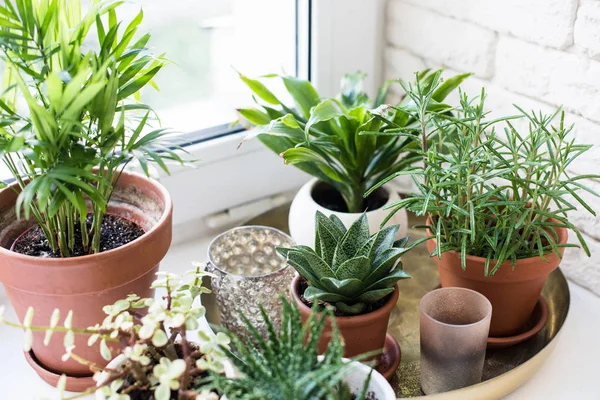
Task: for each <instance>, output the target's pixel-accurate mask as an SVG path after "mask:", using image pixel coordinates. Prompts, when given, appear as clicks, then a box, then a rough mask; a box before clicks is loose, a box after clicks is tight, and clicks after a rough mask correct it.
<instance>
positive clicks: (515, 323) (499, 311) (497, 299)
mask: <svg viewBox="0 0 600 400" xmlns="http://www.w3.org/2000/svg"><path fill="white" fill-rule="evenodd" d="M427 224H428V225H429V224H430V220H429V219H428V220H427ZM555 230H556V232H557V234H558V239H559V240H558V242H559V244H565V243H566V242H567V239H568V231H567V229H566V228H555ZM428 234H431V231H428ZM435 246H436V241H435V239H431V240H428V241H427V249H428V250H429V252H430V253H431V252H433V251H434V249H435ZM560 253H561V255H562V254H563V253H564V248H561V249H560ZM545 257H546V259H547V260H548V261H547V262H546V261H544V260H542V259H541V258H540V257H530V258H523V259H519V260H517V264H516V266H515V268H514V269H513V268H512V261H510V260H508V261H505V262H504V263H503V264H502V266H501V267H500V269H498V271H497V272H496V273H495V274H494V276H490V277H487V278H486V277H485V276H484V267H485V258H483V257H475V256H471V255H467V262H466V264H467V265H466V269H465V271H463V270H462V268H461V262H460V253H458V252H456V251H448V252H445V253H443V254H442V257H441V259H438V257H434V260H435V261H436V262H437V265H438V272H439V274H440V280H441V282H442V287H452V286H457V287H464V288H468V289H472V290H475V291H477V292H479V293H481V294H483V295H484V296H485V297H487V298H488V300H489V301H490V302H491V303H492V322H491V326H490V337H505V336H511V335H514V334H519V333H521V331H522V329H523V328H524V327H525V325H526V324H527V322H528V321H529V319H530V317H531V314H532V312H533V310H534V308H535V305H536V303H537V302H538V299H539V298H540V295H541V293H542V289H543V288H544V285H545V284H546V279H547V278H548V275H550V273H551V272H552V271H554V270H555V269H556V268H557V267H558V265H559V264H560V262H561V258H560V257H558V256H557V255H556V254H555V253H550V254H546V255H545ZM494 265H495V264H494V262H493V261H492V262H491V263H490V270H491V269H492V268H493V267H494Z"/></svg>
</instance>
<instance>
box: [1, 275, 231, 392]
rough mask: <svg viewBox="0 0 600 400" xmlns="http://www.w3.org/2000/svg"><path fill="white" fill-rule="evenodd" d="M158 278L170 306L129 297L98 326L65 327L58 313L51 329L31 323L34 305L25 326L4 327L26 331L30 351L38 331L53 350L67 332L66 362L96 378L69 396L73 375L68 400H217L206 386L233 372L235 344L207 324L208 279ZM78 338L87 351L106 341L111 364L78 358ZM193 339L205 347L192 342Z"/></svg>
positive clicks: (63, 383) (63, 382)
mask: <svg viewBox="0 0 600 400" xmlns="http://www.w3.org/2000/svg"><path fill="white" fill-rule="evenodd" d="M159 274H161V276H159V278H158V279H157V280H155V281H154V282H153V284H152V287H153V288H156V289H160V290H164V291H165V296H164V300H162V301H158V300H155V299H154V298H140V297H139V296H137V295H134V294H130V295H128V296H127V297H126V298H124V299H120V300H117V301H116V302H115V303H114V304H111V305H107V306H105V307H104V308H103V310H104V312H105V314H106V318H105V319H104V321H102V323H100V324H96V325H95V326H92V327H88V328H84V329H78V328H75V327H73V318H74V317H76V316H75V315H74V314H73V312H72V311H69V312H68V313H67V315H66V317H65V318H64V322H62V323H60V319H61V313H60V311H59V310H58V309H55V310H54V312H53V313H52V316H51V317H50V322H49V325H47V326H39V325H33V322H32V321H33V317H34V314H35V312H34V308H33V307H30V308H29V309H28V311H27V313H26V316H25V318H24V319H23V324H16V323H13V322H10V321H7V320H2V322H3V323H5V324H8V325H11V326H16V327H20V328H22V329H24V331H25V347H26V348H31V345H32V340H33V332H34V331H39V332H42V333H43V334H44V342H45V345H48V346H52V345H55V343H53V340H52V339H53V336H54V335H55V334H56V333H58V332H61V333H64V334H65V336H64V339H63V344H64V352H65V354H64V356H63V358H64V359H74V360H76V361H77V362H79V363H81V364H82V365H84V366H86V368H89V370H90V371H92V372H95V374H94V380H93V381H91V383H92V385H89V386H82V387H81V389H83V390H84V391H83V393H82V394H80V395H76V396H74V397H72V396H69V395H65V394H64V390H65V389H67V390H69V389H70V390H73V388H72V387H71V388H69V386H68V383H67V379H66V378H67V376H66V375H62V376H61V377H60V378H58V382H57V386H58V388H59V390H60V392H61V398H62V399H65V400H66V399H70V398H73V399H74V398H77V397H81V396H82V395H85V394H95V395H96V398H98V399H117V400H130V399H139V398H152V399H154V400H210V399H218V398H219V396H218V395H217V394H216V393H214V392H211V391H210V389H208V388H207V387H205V385H204V382H205V380H206V378H207V377H208V374H209V371H211V372H214V373H217V374H223V373H225V370H226V369H227V368H229V369H230V370H231V367H230V365H229V361H228V360H227V357H226V354H225V352H224V351H223V350H222V349H223V348H227V347H228V344H229V338H228V337H227V335H225V334H224V333H222V332H219V333H217V334H215V333H213V332H212V330H211V329H210V328H209V326H208V324H207V322H206V320H205V319H204V313H205V309H204V307H203V306H202V305H201V304H200V301H199V298H200V296H201V295H202V294H204V293H209V292H210V290H208V289H207V288H205V287H203V286H202V279H203V277H204V276H206V275H208V273H206V272H204V270H203V267H202V266H201V265H199V264H196V265H195V268H194V269H193V270H190V271H188V272H187V273H186V275H187V276H188V278H187V279H185V280H184V279H183V278H182V277H181V276H178V275H175V274H171V273H159ZM146 307H147V308H148V313H147V314H146V315H142V314H141V311H142V310H143V309H144V308H146ZM0 319H1V316H0ZM167 327H168V328H167ZM75 335H83V336H84V337H85V338H86V340H87V341H88V345H92V344H93V343H96V342H98V343H100V354H101V356H102V357H103V358H104V359H106V360H107V361H111V360H112V361H111V362H110V363H109V364H108V366H106V367H102V366H99V365H96V364H95V363H93V362H90V361H89V360H86V359H84V358H83V357H81V356H79V355H78V351H79V349H78V348H76V347H75V340H74V338H75ZM193 335H196V336H197V337H198V338H199V339H200V343H194V342H193V339H192V338H191V337H193ZM229 373H231V372H229ZM82 385H83V383H82ZM150 396H151V397H150Z"/></svg>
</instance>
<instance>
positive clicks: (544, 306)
mask: <svg viewBox="0 0 600 400" xmlns="http://www.w3.org/2000/svg"><path fill="white" fill-rule="evenodd" d="M537 308H539V310H540V311H539V313H540V315H539V317H538V319H537V321H536V323H535V324H534V325H533V326H532V327H531V328H530V329H528V330H526V331H525V332H521V333H518V334H516V335H512V336H489V337H488V340H487V347H488V349H501V348H505V347H510V346H514V345H517V344H519V343H522V342H524V341H525V340H527V339H529V338H531V337H533V336H535V335H537V334H538V333H539V332H540V331H541V330H542V329H544V327H545V326H546V324H547V323H548V319H549V318H550V308H549V307H548V302H547V301H546V299H544V297H543V296H540V298H539V300H538V302H537V303H536V305H535V308H534V310H533V313H532V314H533V315H535V313H536V312H535V311H536V309H537Z"/></svg>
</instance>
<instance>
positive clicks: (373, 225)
mask: <svg viewBox="0 0 600 400" xmlns="http://www.w3.org/2000/svg"><path fill="white" fill-rule="evenodd" d="M319 185H327V184H325V183H324V182H322V181H319V180H317V179H311V180H310V181H308V182H307V183H306V184H305V185H304V186H302V188H300V190H299V191H298V193H296V196H295V197H294V200H293V201H292V205H291V206H290V213H289V219H288V224H289V227H290V236H291V237H292V238H293V239H294V241H295V242H296V243H297V244H302V245H305V246H313V245H314V244H315V243H314V242H315V214H316V213H317V211H320V212H322V213H323V214H325V215H326V216H330V215H331V214H335V215H336V216H337V217H338V218H339V219H340V220H342V222H343V223H344V225H346V228H349V227H350V225H352V223H353V222H354V221H356V220H357V219H358V218H359V217H360V216H361V215H362V214H361V213H345V212H339V211H332V210H329V209H327V208H325V207H323V206H321V205H319V204H318V203H317V202H316V201H315V200H314V198H313V191H314V190H315V189H319ZM380 190H381V191H382V192H383V194H384V195H385V196H387V201H386V202H385V204H384V205H383V206H381V207H380V208H378V209H376V210H367V218H368V220H369V230H370V231H371V233H374V232H377V231H378V230H380V229H381V228H380V225H381V223H382V222H383V221H384V220H385V218H386V217H387V216H388V214H389V213H390V210H386V209H385V208H386V207H387V206H390V205H392V204H394V203H395V202H397V201H400V196H399V195H398V193H396V192H395V191H393V190H388V189H386V188H385V187H383V188H381V189H380ZM391 225H400V229H399V230H398V234H397V236H396V237H397V238H398V239H399V238H402V237H404V236H406V233H407V231H408V217H407V215H406V210H404V209H401V210H399V211H398V212H397V213H396V214H394V216H393V217H392V218H390V220H389V221H388V222H386V224H385V226H384V227H388V226H391Z"/></svg>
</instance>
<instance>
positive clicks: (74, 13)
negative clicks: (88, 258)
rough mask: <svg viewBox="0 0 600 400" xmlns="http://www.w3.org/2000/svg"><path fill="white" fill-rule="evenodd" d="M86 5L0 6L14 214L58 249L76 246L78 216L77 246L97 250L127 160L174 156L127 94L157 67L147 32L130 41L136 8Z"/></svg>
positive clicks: (2, 101)
mask: <svg viewBox="0 0 600 400" xmlns="http://www.w3.org/2000/svg"><path fill="white" fill-rule="evenodd" d="M87 3H88V5H89V7H88V8H89V10H88V11H87V13H86V14H85V15H82V11H81V9H82V2H81V0H74V1H64V0H57V1H51V0H7V1H5V2H3V4H2V5H0V14H2V18H0V52H1V55H2V58H3V60H4V63H5V65H4V78H3V87H4V88H3V89H4V91H3V92H2V95H1V96H0V154H1V156H2V159H3V161H4V163H5V164H6V166H7V167H8V169H9V170H10V172H11V174H12V175H13V177H14V178H15V179H16V181H17V183H18V186H19V188H20V195H19V197H18V200H17V204H16V206H17V213H18V214H19V215H20V214H21V213H22V212H24V214H25V217H26V218H29V217H30V215H32V216H33V217H34V218H35V220H36V222H37V223H38V224H39V226H40V227H41V228H42V230H43V232H44V234H45V236H46V239H47V240H48V242H49V245H50V247H51V248H52V250H53V252H54V253H55V254H60V255H61V256H63V257H68V256H70V255H71V252H72V250H73V248H74V245H75V241H76V237H75V231H76V228H75V227H76V224H79V225H80V230H81V238H80V240H81V242H82V245H83V248H84V251H85V252H87V253H98V252H99V251H100V230H101V226H102V221H103V219H104V215H105V212H106V206H107V203H108V201H109V200H110V197H111V195H112V192H113V189H114V187H115V185H116V183H117V181H118V179H119V176H120V174H121V173H122V171H123V169H124V168H125V166H126V165H127V164H128V163H129V162H130V161H132V160H133V159H137V160H138V161H139V162H140V164H141V166H142V168H143V169H144V171H145V172H146V174H148V162H149V161H155V162H156V163H157V164H158V165H159V166H160V167H161V168H162V169H164V170H165V171H166V170H167V166H166V164H165V161H166V160H175V161H177V162H182V160H181V158H180V157H179V155H177V154H176V153H175V152H174V151H173V150H172V149H171V148H169V147H167V146H166V142H165V137H164V136H165V135H166V134H167V132H166V131H165V130H164V129H157V130H152V131H151V132H146V130H145V127H146V125H147V123H148V121H149V120H151V119H153V112H152V110H151V108H150V107H149V106H147V105H145V104H143V103H140V102H139V101H136V100H135V99H132V97H134V98H136V99H139V92H140V90H141V89H142V88H143V87H144V86H146V85H147V84H151V85H153V86H154V84H153V82H152V79H153V77H154V76H155V75H156V73H158V72H159V71H160V70H161V68H162V67H163V66H164V65H165V60H164V59H163V58H162V57H154V56H152V55H150V54H146V45H147V43H148V41H149V39H150V36H149V35H148V34H145V35H142V36H140V38H139V39H138V40H137V41H135V42H133V41H132V39H133V37H134V36H135V35H136V34H137V32H138V27H139V25H140V23H141V22H142V19H143V13H142V11H140V13H139V14H138V15H137V16H136V17H135V18H134V19H133V20H131V21H130V22H129V23H128V24H124V23H122V22H119V20H118V18H117V14H116V9H117V8H118V6H119V5H120V4H121V3H122V2H121V1H112V0H110V1H106V2H99V1H90V2H87ZM96 41H97V43H98V45H97V46H93V45H91V43H95V42H96ZM88 49H89V50H88ZM18 95H20V96H21V97H22V98H23V99H24V103H25V104H26V107H21V106H18V105H17V101H16V99H17V96H18ZM86 202H90V203H91V204H90V205H87V204H86ZM90 211H91V219H92V221H91V225H88V224H87V223H86V219H87V216H88V212H90Z"/></svg>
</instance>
